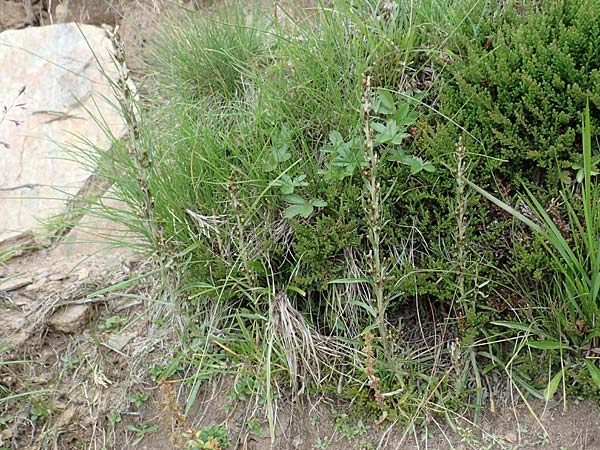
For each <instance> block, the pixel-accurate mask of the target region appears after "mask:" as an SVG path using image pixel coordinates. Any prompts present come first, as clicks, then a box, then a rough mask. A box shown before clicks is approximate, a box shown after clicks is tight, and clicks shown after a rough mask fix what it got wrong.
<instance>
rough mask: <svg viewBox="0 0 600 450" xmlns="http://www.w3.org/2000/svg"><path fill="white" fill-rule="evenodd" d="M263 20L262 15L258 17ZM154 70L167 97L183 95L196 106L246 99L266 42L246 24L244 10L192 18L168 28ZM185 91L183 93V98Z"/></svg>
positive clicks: (158, 44) (161, 37)
mask: <svg viewBox="0 0 600 450" xmlns="http://www.w3.org/2000/svg"><path fill="white" fill-rule="evenodd" d="M254 16H255V17H257V16H258V17H261V15H260V14H256V11H255V14H254ZM153 44H154V45H153V48H154V49H155V53H154V54H153V55H152V57H151V61H150V63H151V64H156V65H158V66H159V67H161V68H162V69H161V70H159V71H158V77H159V82H160V85H161V88H162V89H165V88H166V89H168V91H169V92H161V93H159V94H158V95H160V96H162V95H165V94H170V95H171V96H172V95H175V96H180V95H182V93H184V95H187V96H189V97H191V98H192V99H194V100H197V101H199V100H201V99H202V97H204V96H211V97H213V98H215V99H216V100H232V99H235V98H238V97H241V96H243V95H244V92H245V89H246V87H245V82H246V81H245V79H246V78H247V77H248V76H249V75H250V74H251V69H252V68H253V66H254V65H255V64H256V63H257V62H258V61H260V60H261V59H264V58H262V56H261V55H262V54H263V53H264V52H265V51H266V49H267V47H266V39H265V36H264V34H263V32H262V31H260V30H259V28H257V27H256V24H250V26H249V24H248V23H247V16H246V14H245V13H244V10H243V8H242V7H241V6H240V4H236V3H233V4H231V5H230V6H229V7H228V8H226V9H222V10H220V14H218V15H217V16H216V17H213V16H209V15H200V14H199V13H192V12H188V13H187V14H186V15H185V16H183V17H182V18H180V19H178V21H177V22H175V23H168V24H167V25H166V26H165V27H164V29H163V31H162V33H161V34H160V35H159V37H158V39H156V40H155V42H154V43H153ZM182 90H183V92H182Z"/></svg>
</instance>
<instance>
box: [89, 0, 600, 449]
mask: <svg viewBox="0 0 600 450" xmlns="http://www.w3.org/2000/svg"><path fill="white" fill-rule="evenodd" d="M232 11H235V13H232ZM598 19H600V4H598V3H597V2H595V1H592V0H577V1H576V0H539V1H513V2H510V1H506V2H487V1H480V0H456V1H437V0H421V1H414V2H408V1H406V2H405V1H395V2H378V1H375V0H356V1H350V0H347V1H342V0H339V1H333V2H327V3H323V4H321V5H319V6H318V7H315V8H312V9H310V10H308V11H306V10H300V9H298V10H293V9H289V10H288V9H283V8H275V9H274V10H272V9H269V8H267V9H261V8H260V6H258V5H257V6H256V8H255V9H251V8H250V7H249V6H248V5H245V4H243V5H237V6H235V5H234V6H232V5H228V7H227V8H225V9H223V10H219V9H217V10H215V11H214V14H212V15H206V14H203V15H200V14H198V13H193V12H190V13H189V14H186V15H185V17H184V18H183V19H180V20H179V21H178V22H176V23H173V24H171V25H169V26H167V27H165V29H164V32H163V34H162V35H161V37H160V39H158V40H157V42H155V43H154V44H153V51H154V52H153V54H152V55H151V56H150V60H149V62H150V64H149V75H151V76H152V82H151V83H149V86H150V87H148V88H147V89H148V92H149V99H147V100H148V101H147V102H145V103H143V104H142V103H138V102H136V101H135V100H134V99H133V98H132V97H131V96H130V95H129V93H128V94H127V95H125V96H124V98H123V105H122V106H123V107H124V108H123V109H124V111H125V118H126V120H127V121H128V123H129V125H130V128H131V133H130V136H129V138H128V139H126V140H115V142H114V144H113V148H112V152H111V153H110V154H109V155H108V156H107V155H106V154H101V153H92V155H91V161H89V163H91V164H94V165H95V164H98V165H99V166H100V170H101V171H102V173H103V174H104V175H105V176H106V177H107V178H109V179H110V180H111V181H112V182H113V183H114V184H113V187H112V189H113V192H114V193H115V194H116V195H117V197H119V198H120V199H121V200H124V201H125V202H126V203H127V204H128V205H129V206H130V208H129V209H126V208H122V209H110V208H108V207H107V208H106V209H101V211H102V213H103V214H105V215H108V216H110V217H112V218H113V219H115V220H117V221H119V222H122V223H124V224H127V225H128V226H129V227H130V229H132V230H133V231H135V232H136V233H138V234H139V235H141V236H142V237H143V238H144V240H143V242H142V243H138V244H136V245H140V246H141V249H143V250H144V251H148V252H150V253H153V254H154V255H156V258H157V259H158V260H160V261H161V263H162V264H163V267H164V269H165V273H167V274H168V275H169V277H170V278H171V279H172V280H175V281H177V283H176V285H177V289H178V293H179V298H180V301H179V303H178V306H179V307H180V308H181V310H182V312H183V314H184V316H185V317H186V318H187V320H186V322H185V324H184V326H183V327H182V334H181V346H182V347H181V349H180V350H178V351H176V352H175V351H174V352H173V354H172V355H167V358H163V359H157V362H156V364H155V365H154V366H153V367H152V368H151V375H152V377H153V378H154V379H155V380H156V381H157V382H163V381H164V380H166V379H174V378H178V379H182V378H183V380H184V381H185V382H186V383H187V384H188V386H189V392H190V395H189V398H188V403H187V406H186V412H187V410H188V409H189V408H190V407H191V405H192V404H193V402H194V399H195V396H196V395H197V392H198V389H199V387H200V386H201V384H202V383H203V382H205V381H206V380H209V379H211V378H213V377H215V376H217V375H220V374H223V375H233V376H234V378H235V380H236V381H235V386H234V388H233V389H232V392H231V396H232V399H234V400H235V399H236V398H247V397H251V398H254V399H256V402H257V403H261V404H264V405H265V407H266V411H268V414H267V418H268V421H269V423H270V425H271V432H272V433H273V423H274V421H275V419H276V418H275V411H276V408H275V404H276V403H277V402H278V401H281V399H282V398H285V399H289V398H290V397H295V396H298V395H302V394H305V393H325V394H328V395H332V396H338V397H341V398H343V399H347V400H349V401H352V402H353V404H358V405H360V406H361V409H362V410H363V411H367V412H368V414H371V415H373V417H376V418H377V420H378V422H379V423H381V422H383V421H384V420H391V421H398V422H400V423H402V424H404V425H410V426H408V427H406V430H411V426H418V425H420V424H422V423H423V422H424V421H425V420H431V418H432V417H433V418H437V417H443V418H445V419H446V420H447V421H448V423H453V421H454V420H455V419H456V418H457V417H461V416H465V415H467V416H475V417H476V416H477V415H478V414H479V412H480V410H481V408H482V407H483V406H485V405H490V404H492V405H493V404H495V403H497V402H498V401H501V393H502V389H503V388H507V387H508V386H509V385H510V386H512V387H514V388H516V390H517V391H518V392H519V393H520V394H522V396H523V399H526V398H527V396H537V397H541V398H546V399H549V398H550V397H552V396H554V395H556V392H557V391H558V389H559V387H561V386H562V389H561V390H562V392H563V398H566V394H568V393H570V394H574V395H584V396H587V397H593V398H597V395H598V388H599V387H600V369H599V368H598V365H597V362H596V360H595V355H596V350H597V348H598V345H597V341H598V336H599V335H600V333H598V325H597V323H596V316H597V312H598V292H599V289H600V280H599V276H600V275H598V274H599V271H598V269H599V266H600V252H599V251H598V246H599V245H600V244H598V242H599V241H598V237H599V236H598V232H599V230H600V216H599V214H600V209H599V208H598V205H597V199H598V194H599V193H598V189H599V188H598V185H597V181H596V179H595V176H596V174H597V170H596V169H597V168H596V164H597V161H598V158H597V147H598V146H597V145H596V142H595V141H594V140H593V138H592V137H593V136H595V135H596V134H597V127H598V117H599V115H598V108H599V107H600V97H599V94H598V93H599V92H600V89H599V88H600V86H599V80H600V78H599V73H600V72H599V67H598V65H599V64H600V55H599V54H598V52H600V45H599V44H600V28H599V25H598V24H599V23H600V21H599V20H598ZM123 86H124V85H123ZM123 86H121V87H123ZM584 112H585V114H584V119H583V120H582V113H584ZM581 136H583V139H581ZM407 432H409V431H407ZM198 439H200V438H198ZM206 442H208V441H206ZM201 448H212V447H201Z"/></svg>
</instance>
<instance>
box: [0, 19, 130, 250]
mask: <svg viewBox="0 0 600 450" xmlns="http://www.w3.org/2000/svg"><path fill="white" fill-rule="evenodd" d="M84 36H85V37H84ZM112 53H113V48H112V44H111V41H110V39H109V38H108V37H107V36H106V33H105V31H104V30H102V29H101V28H97V27H94V26H89V25H76V24H73V23H69V24H58V25H51V26H47V27H40V28H28V29H25V30H9V31H5V32H3V33H0V67H1V68H2V69H0V70H2V83H1V84H0V108H2V107H3V106H7V107H8V108H9V110H8V112H7V114H6V118H5V120H4V121H3V122H2V123H0V143H2V142H3V143H6V144H8V145H10V148H4V146H2V145H0V211H1V212H2V214H0V243H1V241H3V240H5V239H8V238H11V237H12V238H14V237H15V236H16V235H19V234H21V233H24V232H26V231H28V230H32V229H35V228H36V227H37V226H38V220H37V219H38V218H39V219H44V218H48V217H50V216H52V215H54V214H56V213H59V212H61V211H64V210H65V207H66V201H65V200H66V199H67V198H68V197H69V196H70V195H74V194H77V193H78V192H79V191H80V189H82V188H83V186H84V184H85V182H86V180H87V179H88V178H89V177H90V173H89V171H88V170H86V169H84V168H83V167H81V165H80V164H78V163H77V162H74V161H72V160H69V156H68V154H67V153H65V151H64V149H63V148H61V145H63V146H64V145H68V144H70V143H71V144H78V143H79V140H78V137H84V138H85V139H86V140H88V141H89V142H91V143H93V144H94V145H96V146H98V147H100V148H104V149H106V148H107V147H108V145H109V141H108V138H107V137H106V134H105V132H104V131H103V130H102V128H101V127H100V126H99V125H98V124H97V123H96V122H95V121H94V120H92V118H91V117H90V114H89V113H88V112H87V111H86V109H87V110H90V111H92V113H93V114H94V115H95V116H96V117H102V120H103V121H104V122H105V123H106V124H107V125H108V126H109V127H110V128H111V131H112V133H113V134H114V135H115V136H120V135H122V134H123V133H124V130H125V127H124V123H123V120H122V117H121V116H120V115H119V113H118V111H117V110H116V108H115V106H114V105H115V104H116V100H115V98H114V96H113V93H112V90H111V88H110V85H109V83H108V81H107V80H106V78H105V76H104V75H103V74H102V72H101V71H100V68H99V67H102V68H103V70H104V71H105V73H106V74H107V75H109V76H110V77H111V78H113V79H116V77H117V71H116V69H115V66H114V64H113V60H112ZM23 87H25V90H24V91H23V92H22V94H21V95H19V96H18V95H17V94H19V92H21V90H22V88H23ZM106 99H108V101H107V100H106ZM111 103H112V104H111ZM11 105H12V108H10V107H11ZM18 105H22V106H18ZM1 118H2V110H1V109H0V119H1ZM17 123H19V124H20V125H19V126H16V124H17Z"/></svg>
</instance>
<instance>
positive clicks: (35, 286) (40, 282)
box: [25, 278, 48, 292]
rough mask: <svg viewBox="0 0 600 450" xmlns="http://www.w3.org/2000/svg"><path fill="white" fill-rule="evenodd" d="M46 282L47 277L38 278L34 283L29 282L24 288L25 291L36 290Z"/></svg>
mask: <svg viewBox="0 0 600 450" xmlns="http://www.w3.org/2000/svg"><path fill="white" fill-rule="evenodd" d="M46 283H48V279H47V278H40V279H39V280H37V281H36V282H35V283H33V284H30V285H29V286H27V287H26V288H25V290H26V291H27V292H37V291H39V290H41V289H42V288H43V287H44V286H45V285H46Z"/></svg>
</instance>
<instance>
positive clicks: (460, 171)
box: [456, 138, 467, 309]
mask: <svg viewBox="0 0 600 450" xmlns="http://www.w3.org/2000/svg"><path fill="white" fill-rule="evenodd" d="M465 186H466V183H465V147H464V145H463V143H462V138H460V139H459V140H458V142H457V144H456V266H457V267H456V270H457V272H458V279H457V284H458V297H459V304H460V305H461V306H462V307H463V309H464V308H465V306H466V301H467V293H466V290H465V271H466V259H467V248H466V238H465V236H466V232H467V220H466V211H467V198H466V194H465Z"/></svg>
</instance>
